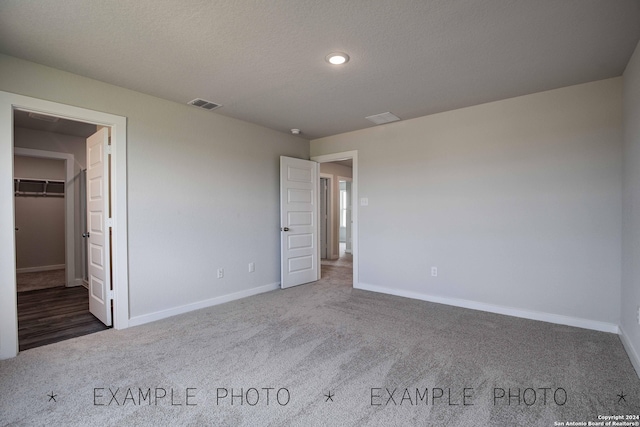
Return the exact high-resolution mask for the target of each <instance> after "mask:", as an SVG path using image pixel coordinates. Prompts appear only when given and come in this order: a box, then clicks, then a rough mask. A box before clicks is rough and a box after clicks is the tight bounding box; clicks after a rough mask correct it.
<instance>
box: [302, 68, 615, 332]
mask: <svg viewBox="0 0 640 427" xmlns="http://www.w3.org/2000/svg"><path fill="white" fill-rule="evenodd" d="M621 92H622V79H621V78H614V79H609V80H604V81H598V82H593V83H588V84H583V85H578V86H572V87H567V88H562V89H558V90H553V91H549V92H543V93H537V94H533V95H528V96H523V97H518V98H513V99H508V100H504V101H499V102H493V103H489V104H484V105H479V106H474V107H469V108H465V109H460V110H455V111H450V112H446V113H442V114H436V115H432V116H427V117H422V118H418V119H413V120H407V121H401V122H397V123H393V124H389V125H385V126H379V127H373V128H369V129H365V130H361V131H356V132H350V133H345V134H341V135H336V136H332V137H327V138H322V139H318V140H313V141H311V155H312V156H316V155H323V154H329V153H337V152H343V151H349V150H358V168H359V172H358V177H357V179H358V189H359V197H360V198H362V197H368V199H369V205H368V206H360V207H359V218H358V221H359V270H360V271H359V281H360V284H361V285H372V286H375V287H378V288H380V289H383V290H387V291H390V292H396V293H398V292H399V291H401V293H404V294H408V295H414V296H420V295H424V296H425V297H429V298H427V299H440V300H445V301H458V302H460V301H464V302H469V301H470V302H473V303H479V304H489V305H492V306H498V307H506V308H511V309H515V310H518V313H520V314H522V313H527V312H534V313H543V314H544V313H547V314H551V315H554V316H556V318H557V316H568V317H570V318H576V319H586V320H587V321H589V322H597V323H598V324H604V325H605V326H606V325H609V326H610V328H611V329H615V325H618V323H619V317H620V310H619V307H620V269H621V267H620V260H621V254H620V252H621V247H620V239H621V236H620V235H621V157H622V135H621V120H622V112H621V106H622V100H621ZM430 266H437V267H438V272H439V274H438V277H431V276H430V272H429V267H430ZM434 297H435V298H434ZM538 317H539V316H538ZM605 329H606V328H605Z"/></svg>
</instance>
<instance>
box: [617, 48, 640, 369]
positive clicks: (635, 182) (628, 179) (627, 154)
mask: <svg viewBox="0 0 640 427" xmlns="http://www.w3.org/2000/svg"><path fill="white" fill-rule="evenodd" d="M623 78H624V93H623V101H624V103H623V105H624V107H623V108H624V165H623V171H624V174H623V211H622V215H623V216H622V226H623V228H622V316H621V317H622V318H621V326H622V330H623V331H624V335H625V336H626V337H627V341H626V342H625V344H626V345H627V350H629V352H630V353H632V354H633V355H634V357H632V360H633V361H634V362H635V367H636V370H637V371H638V373H639V375H640V357H639V356H640V325H638V320H637V317H636V316H637V313H638V306H639V305H640V43H638V46H637V47H636V50H635V53H634V54H633V56H632V58H631V60H630V61H629V64H628V65H627V69H626V70H625V72H624V77H623ZM634 358H635V360H634Z"/></svg>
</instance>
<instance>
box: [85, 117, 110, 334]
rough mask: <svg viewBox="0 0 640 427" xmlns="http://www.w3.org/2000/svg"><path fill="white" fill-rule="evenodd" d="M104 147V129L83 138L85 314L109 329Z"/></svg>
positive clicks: (106, 173) (106, 165)
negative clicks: (84, 150)
mask: <svg viewBox="0 0 640 427" xmlns="http://www.w3.org/2000/svg"><path fill="white" fill-rule="evenodd" d="M108 145H109V132H108V129H107V128H103V129H101V130H99V131H98V132H96V133H94V134H93V135H91V136H90V137H89V138H87V227H88V228H87V231H88V233H89V236H88V239H87V240H88V250H87V255H88V257H89V262H88V264H89V266H88V267H89V268H88V270H89V271H88V273H89V311H90V312H91V314H93V315H94V316H96V317H97V318H98V319H100V321H101V322H102V323H104V324H105V325H107V326H111V299H112V292H111V271H110V270H111V268H110V261H111V259H110V257H111V255H110V249H109V243H110V237H109V227H108V224H107V221H108V219H109V209H108V207H109V160H108V158H107V147H108Z"/></svg>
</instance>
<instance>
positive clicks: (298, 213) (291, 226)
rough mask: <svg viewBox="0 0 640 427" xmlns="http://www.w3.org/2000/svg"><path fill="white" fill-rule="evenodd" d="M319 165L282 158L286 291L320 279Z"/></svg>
mask: <svg viewBox="0 0 640 427" xmlns="http://www.w3.org/2000/svg"><path fill="white" fill-rule="evenodd" d="M318 173H319V167H318V163H316V162H312V161H309V160H301V159H294V158H291V157H284V156H283V157H280V235H281V239H280V242H281V243H280V245H281V252H282V258H281V260H282V265H281V275H280V276H281V280H280V286H281V287H282V288H289V287H291V286H296V285H301V284H303V283H309V282H313V281H316V280H318V279H320V269H319V268H318V261H319V259H320V252H319V247H318V246H319V234H318V220H317V218H318V214H319V208H318V203H317V200H318V186H319V179H318Z"/></svg>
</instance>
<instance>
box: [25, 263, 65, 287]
mask: <svg viewBox="0 0 640 427" xmlns="http://www.w3.org/2000/svg"><path fill="white" fill-rule="evenodd" d="M16 278H17V288H18V292H25V291H35V290H37V289H48V288H55V287H58V286H64V285H65V270H64V268H63V269H60V270H49V271H39V272H34V273H18V274H17V275H16Z"/></svg>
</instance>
